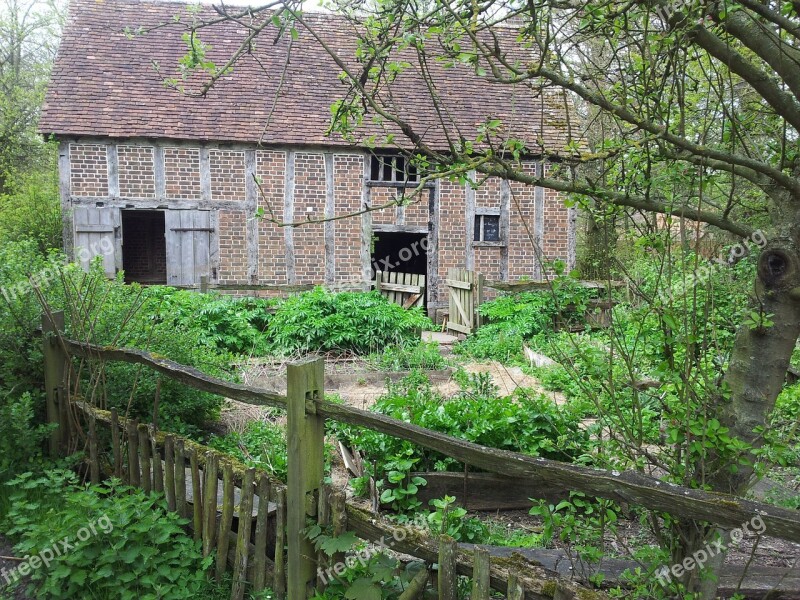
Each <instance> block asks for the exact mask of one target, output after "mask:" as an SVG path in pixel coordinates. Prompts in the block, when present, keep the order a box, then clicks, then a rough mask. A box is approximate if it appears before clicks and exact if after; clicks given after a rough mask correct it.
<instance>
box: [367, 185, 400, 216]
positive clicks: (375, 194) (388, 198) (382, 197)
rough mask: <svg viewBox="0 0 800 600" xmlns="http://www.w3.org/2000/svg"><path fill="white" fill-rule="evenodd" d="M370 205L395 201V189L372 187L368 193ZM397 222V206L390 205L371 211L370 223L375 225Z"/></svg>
mask: <svg viewBox="0 0 800 600" xmlns="http://www.w3.org/2000/svg"><path fill="white" fill-rule="evenodd" d="M369 199H370V206H383V205H384V204H388V203H389V202H396V201H397V189H396V188H385V187H373V188H371V189H370V193H369ZM396 222H397V207H395V206H390V207H389V208H384V209H381V210H375V211H372V223H373V224H375V225H394V224H395V223H396Z"/></svg>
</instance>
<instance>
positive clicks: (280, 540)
mask: <svg viewBox="0 0 800 600" xmlns="http://www.w3.org/2000/svg"><path fill="white" fill-rule="evenodd" d="M275 507H276V508H275V572H274V577H273V581H272V591H273V592H275V597H276V598H278V599H279V600H280V599H283V598H285V597H286V587H287V585H286V552H285V547H286V488H285V487H282V486H281V487H279V488H278V489H277V490H276V494H275Z"/></svg>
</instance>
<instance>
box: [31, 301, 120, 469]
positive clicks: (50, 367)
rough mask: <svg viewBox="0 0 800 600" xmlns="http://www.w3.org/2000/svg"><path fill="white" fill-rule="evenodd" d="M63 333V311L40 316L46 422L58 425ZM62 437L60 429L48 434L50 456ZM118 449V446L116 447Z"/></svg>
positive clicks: (64, 364) (63, 366)
mask: <svg viewBox="0 0 800 600" xmlns="http://www.w3.org/2000/svg"><path fill="white" fill-rule="evenodd" d="M63 331H64V311H57V312H54V313H50V314H48V313H44V314H43V315H42V333H43V335H42V354H43V355H44V388H45V394H46V400H45V402H46V409H47V422H48V423H50V424H53V425H54V424H58V423H59V422H60V415H59V410H58V397H57V396H58V387H59V386H61V385H63V383H64V379H65V373H66V367H67V362H68V359H69V357H68V356H66V354H65V353H64V349H63V347H62V346H61V344H60V343H59V340H58V336H60V335H61V332H63ZM62 437H63V430H62V428H61V427H59V428H56V429H53V431H52V432H51V433H50V439H49V450H50V456H51V457H53V458H55V457H56V456H58V451H59V444H60V443H61V440H62ZM117 447H119V444H118V445H117Z"/></svg>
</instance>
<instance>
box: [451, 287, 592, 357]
mask: <svg viewBox="0 0 800 600" xmlns="http://www.w3.org/2000/svg"><path fill="white" fill-rule="evenodd" d="M589 294H590V292H589V290H587V289H586V288H583V287H581V286H580V285H579V283H578V281H577V280H575V279H574V278H572V277H570V276H559V277H556V278H555V279H553V280H552V282H551V289H549V290H543V291H537V292H523V293H519V294H509V295H504V296H500V297H498V298H496V299H495V300H491V301H489V302H485V303H484V304H482V305H481V306H480V308H479V309H478V310H479V312H480V313H481V315H482V316H483V317H484V318H485V320H486V321H487V324H485V325H484V326H482V327H481V328H479V329H478V330H477V331H476V332H475V333H473V334H472V335H470V336H469V337H468V338H467V339H466V340H465V341H463V342H462V343H460V344H458V345H457V346H456V347H455V351H456V352H458V353H461V354H467V355H469V356H473V357H475V358H492V359H495V360H499V361H502V362H523V361H522V346H523V343H524V342H525V340H527V339H529V338H532V337H535V336H537V335H540V334H542V333H544V332H547V331H552V330H553V329H554V327H555V326H556V324H559V325H560V326H567V327H568V326H571V325H575V324H581V323H583V319H584V314H585V312H586V306H587V303H588V301H589Z"/></svg>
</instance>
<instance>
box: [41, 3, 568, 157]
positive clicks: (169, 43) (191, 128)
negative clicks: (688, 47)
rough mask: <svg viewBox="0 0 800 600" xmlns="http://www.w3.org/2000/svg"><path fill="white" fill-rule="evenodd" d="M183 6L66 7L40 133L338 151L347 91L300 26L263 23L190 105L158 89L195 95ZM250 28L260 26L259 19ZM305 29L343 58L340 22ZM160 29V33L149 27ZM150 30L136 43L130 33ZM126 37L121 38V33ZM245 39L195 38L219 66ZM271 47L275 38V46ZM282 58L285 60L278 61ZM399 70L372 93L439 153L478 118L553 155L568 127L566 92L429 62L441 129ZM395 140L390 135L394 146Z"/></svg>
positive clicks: (414, 69)
mask: <svg viewBox="0 0 800 600" xmlns="http://www.w3.org/2000/svg"><path fill="white" fill-rule="evenodd" d="M192 10H193V9H192V8H191V7H190V6H189V5H187V4H183V3H177V2H153V1H145V0H73V1H72V3H71V6H70V17H69V20H68V24H67V27H66V30H65V33H64V37H63V40H62V42H61V47H60V50H59V54H58V57H57V59H56V63H55V66H54V68H53V74H52V80H51V83H50V87H49V89H48V93H47V97H46V100H45V104H44V108H43V113H42V117H41V121H40V125H39V128H40V131H41V132H42V133H45V134H55V135H57V136H103V137H106V136H107V137H112V138H123V137H141V138H171V139H182V140H201V141H203V140H208V141H211V140H215V141H225V142H244V143H257V142H262V143H264V144H287V143H292V144H303V145H341V144H348V143H350V142H347V141H346V140H343V139H342V138H341V137H339V136H337V135H328V136H326V132H327V130H328V128H329V125H330V120H331V105H332V104H333V103H334V102H335V101H336V100H338V99H341V98H342V97H343V96H344V94H345V93H346V92H347V86H346V85H345V84H344V83H343V82H342V81H341V80H340V78H339V74H340V72H341V69H340V68H339V67H338V66H337V65H336V64H335V63H334V61H333V60H332V59H331V57H330V56H329V54H328V53H327V52H326V51H325V50H324V49H323V48H322V46H321V45H320V44H319V43H318V42H317V41H316V40H315V39H314V37H313V36H312V35H311V33H310V31H309V30H308V29H305V28H304V27H302V26H300V25H298V26H297V32H298V37H297V39H296V40H295V41H293V42H291V50H289V45H290V37H291V36H289V35H284V36H282V37H279V36H277V29H276V28H275V26H274V25H272V24H270V25H268V26H267V27H266V29H265V30H264V31H263V32H262V33H261V35H260V37H259V38H257V40H256V42H255V45H254V47H253V49H252V53H249V54H246V55H245V56H243V57H242V59H241V60H240V61H239V62H237V64H236V66H235V67H234V69H233V71H232V73H230V74H228V75H225V76H224V77H222V78H221V79H220V80H219V81H218V82H217V84H216V85H215V86H214V87H213V88H212V89H211V90H210V91H209V92H208V93H207V94H206V95H205V96H199V97H198V96H192V95H188V94H185V93H182V92H181V91H179V90H178V89H175V88H173V87H168V86H165V84H164V80H165V79H168V78H177V79H178V81H179V82H180V83H182V84H183V85H185V89H186V90H188V91H190V92H191V91H194V92H196V91H199V89H200V80H199V78H197V77H192V78H190V79H189V80H188V81H186V82H183V81H182V80H181V78H180V76H179V75H178V64H179V61H180V59H181V57H182V56H184V55H185V54H186V49H187V46H186V42H185V41H183V39H182V36H183V35H184V34H185V33H186V31H188V25H189V24H190V23H191V21H192V18H193V17H192V12H191V11H192ZM215 16H216V13H215V12H214V11H213V9H212V8H211V7H210V6H202V7H201V8H200V9H199V13H198V15H197V17H198V18H201V19H210V18H213V17H215ZM256 18H257V19H270V18H271V15H269V14H264V15H261V16H258V17H256ZM305 19H307V21H308V24H309V27H310V28H311V29H313V30H314V31H315V32H317V33H318V34H319V35H320V36H321V38H323V39H324V40H325V42H326V43H327V44H328V45H329V46H330V47H331V48H333V49H335V50H336V51H337V52H338V53H340V55H341V56H342V57H343V58H344V59H345V60H347V61H350V64H352V61H353V59H354V56H355V50H356V32H355V30H354V29H353V26H352V25H351V24H349V23H348V22H347V21H345V20H344V19H343V18H341V17H339V16H335V15H330V14H323V13H315V14H312V13H309V14H306V16H305ZM159 25H163V26H161V27H156V26H159ZM139 27H144V28H145V29H149V28H153V27H156V28H155V29H152V30H150V31H148V32H147V33H144V34H143V35H130V32H132V31H136V30H137V28H139ZM126 28H128V34H126ZM246 32H247V30H246V28H245V27H243V26H242V25H241V24H238V23H235V22H226V23H222V24H219V25H215V26H212V27H208V28H205V29H203V30H202V32H201V33H200V39H201V40H202V41H203V43H205V44H208V45H210V46H211V49H210V50H209V51H208V57H209V58H210V59H211V60H213V61H214V62H215V63H216V64H217V65H218V66H221V65H223V64H224V63H225V61H226V60H227V59H228V58H229V57H230V56H231V55H232V54H233V53H234V52H235V51H236V49H237V48H238V47H239V45H240V44H241V42H242V40H243V39H244V38H245V36H246V34H247V33H246ZM503 35H505V36H506V37H507V38H508V40H509V47H513V46H514V45H516V50H515V52H517V53H521V54H519V55H520V56H523V57H524V56H526V55H525V53H524V51H522V50H520V49H519V47H518V44H516V42H515V35H516V34H515V32H514V31H513V30H512V29H510V28H506V32H505V33H504V34H503ZM276 40H277V41H276ZM287 53H288V57H287ZM407 58H408V59H409V61H408V62H409V63H410V65H411V66H409V67H408V68H406V69H405V70H404V71H403V72H402V73H401V75H400V76H399V77H398V79H397V80H396V81H395V82H394V84H392V86H391V88H390V89H389V90H386V91H384V92H383V93H382V99H383V101H384V102H385V103H386V105H388V106H391V107H392V110H396V111H397V112H398V113H399V114H400V115H402V116H403V117H404V118H406V119H408V121H409V122H410V123H411V125H412V126H413V128H414V129H415V130H417V131H418V132H419V133H421V134H422V137H423V140H424V142H425V143H427V144H429V145H431V146H433V147H436V148H440V149H445V148H446V147H447V135H446V134H448V133H449V134H450V135H451V136H453V135H455V136H456V137H458V135H459V134H460V135H462V136H463V137H464V138H466V139H472V138H474V137H475V135H476V132H477V128H478V127H479V126H480V125H481V123H483V122H485V121H486V120H487V119H488V118H497V119H500V120H501V121H502V123H503V131H504V132H510V133H509V134H508V135H510V136H512V137H514V138H517V139H523V140H525V141H526V143H527V145H528V147H529V148H530V149H531V150H533V151H537V152H538V151H539V150H540V148H541V147H542V145H543V146H544V148H545V149H546V151H548V152H558V151H562V150H563V149H564V147H565V145H566V143H567V138H568V135H567V129H568V124H569V121H570V119H569V118H567V116H566V112H567V111H566V110H565V108H564V107H565V101H564V95H563V93H561V92H560V91H558V90H554V89H546V90H544V91H542V92H534V91H531V89H529V88H524V87H522V86H509V85H502V84H498V83H493V82H492V81H491V80H490V78H489V77H487V76H479V75H477V74H476V73H475V70H474V68H472V67H469V66H466V65H460V64H457V65H455V66H452V67H449V68H448V67H446V66H445V65H444V64H443V63H442V62H441V61H437V60H430V61H429V65H430V71H431V75H432V80H433V82H434V86H435V89H436V93H437V94H438V95H439V97H440V99H441V104H442V106H441V114H442V115H443V116H444V121H445V122H446V126H442V124H441V120H440V119H439V118H438V117H437V114H436V112H435V111H434V109H433V102H432V101H431V92H430V90H429V88H428V87H427V86H426V85H425V83H424V80H423V78H422V75H421V73H420V70H419V66H418V61H417V60H416V59H415V58H414V57H411V56H409V57H407ZM373 117H374V115H372V114H368V115H367V116H366V117H365V118H364V122H363V126H362V128H361V129H360V130H359V137H360V139H361V140H364V139H366V137H367V136H369V135H378V136H380V138H379V139H378V143H379V145H380V139H382V138H383V137H384V136H385V134H386V132H387V131H391V128H390V127H388V126H387V125H384V124H376V123H375V122H374V120H373ZM400 137H401V136H398V139H399V138H400Z"/></svg>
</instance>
